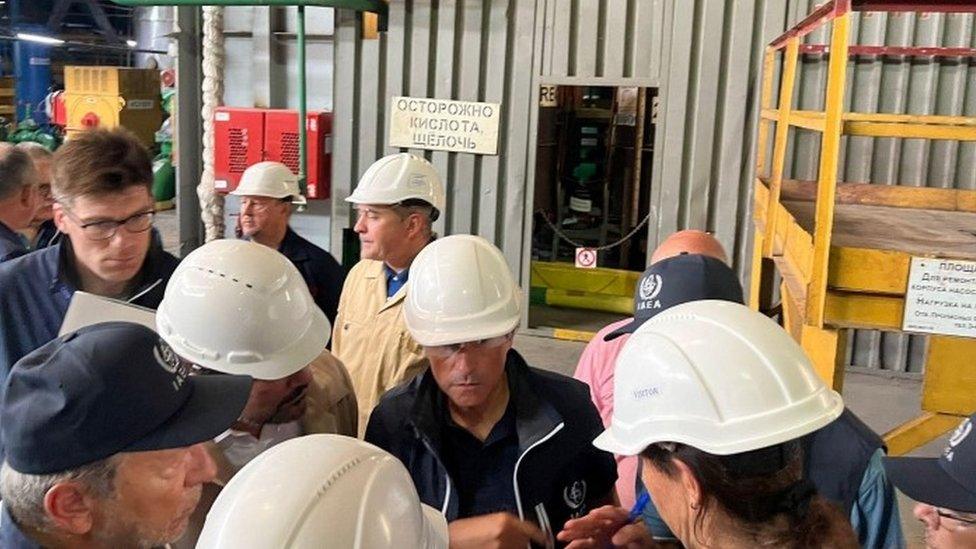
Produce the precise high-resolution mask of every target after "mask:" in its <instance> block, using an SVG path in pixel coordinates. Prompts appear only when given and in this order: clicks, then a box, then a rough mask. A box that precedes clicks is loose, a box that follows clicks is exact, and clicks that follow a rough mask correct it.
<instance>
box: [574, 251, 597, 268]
mask: <svg viewBox="0 0 976 549" xmlns="http://www.w3.org/2000/svg"><path fill="white" fill-rule="evenodd" d="M576 268H577V269H596V250H594V249H593V248H576Z"/></svg>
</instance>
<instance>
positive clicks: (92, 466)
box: [0, 455, 121, 532]
mask: <svg viewBox="0 0 976 549" xmlns="http://www.w3.org/2000/svg"><path fill="white" fill-rule="evenodd" d="M120 461H121V459H120V456H119V455H114V456H111V457H108V458H106V459H103V460H101V461H96V462H94V463H89V464H87V465H82V466H81V467H77V468H75V469H71V470H69V471H63V472H60V473H53V474H49V475H30V474H26V473H20V472H18V471H15V470H14V469H13V467H11V466H10V465H9V464H8V463H7V462H6V461H5V462H4V463H3V467H2V468H0V497H2V498H3V504H4V506H5V507H6V508H7V510H8V511H10V514H11V515H13V517H14V519H16V521H17V523H18V524H19V525H21V526H23V527H26V528H31V529H34V530H37V531H40V532H50V531H51V530H52V527H53V526H54V524H53V523H52V522H51V519H50V518H49V517H48V516H47V513H46V512H45V511H44V497H45V496H46V495H47V492H48V490H50V489H51V488H52V487H54V486H55V485H56V484H59V483H62V482H78V483H80V484H82V485H84V486H85V488H86V489H87V490H88V493H89V494H91V495H92V496H93V497H97V498H109V497H111V496H112V495H113V494H114V493H115V473H116V471H117V470H118V466H119V462H120Z"/></svg>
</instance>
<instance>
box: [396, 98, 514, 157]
mask: <svg viewBox="0 0 976 549" xmlns="http://www.w3.org/2000/svg"><path fill="white" fill-rule="evenodd" d="M390 108H391V111H392V112H391V114H392V116H391V117H390V146H391V147H406V148H409V149H429V150H434V151H450V152H466V153H473V154H497V153H498V121H499V119H500V115H499V111H500V109H499V105H498V104H497V103H473V102H470V101H448V100H445V99H426V98H423V97H394V98H393V100H392V102H391V105H390Z"/></svg>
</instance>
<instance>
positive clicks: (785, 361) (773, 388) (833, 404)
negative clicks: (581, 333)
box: [559, 301, 858, 549]
mask: <svg viewBox="0 0 976 549" xmlns="http://www.w3.org/2000/svg"><path fill="white" fill-rule="evenodd" d="M614 395H615V402H614V412H613V419H612V422H611V425H610V427H609V428H608V429H607V430H606V431H605V432H604V433H603V434H601V435H600V436H599V437H597V439H596V440H595V441H594V445H596V446H597V447H598V448H601V449H603V450H607V451H610V452H614V453H615V454H618V455H639V456H640V462H641V478H642V480H643V482H644V484H645V486H646V487H647V489H648V492H649V494H650V498H651V500H652V501H653V504H654V505H655V506H656V508H657V510H658V512H659V513H660V516H661V518H662V519H663V520H664V522H665V523H667V526H668V527H669V528H670V530H671V531H672V532H673V533H674V535H675V537H676V538H677V541H678V542H680V543H681V544H682V545H684V546H685V547H722V548H726V547H731V548H738V547H742V548H746V547H749V548H752V547H787V548H794V547H795V548H806V547H829V548H844V549H846V548H848V547H850V548H854V547H858V543H857V538H856V537H855V535H854V532H853V530H852V528H851V525H850V523H849V521H848V520H847V519H846V518H845V517H844V515H843V513H842V512H841V510H840V509H839V508H838V507H835V506H834V505H833V504H831V503H828V502H827V501H826V500H825V499H823V498H822V497H821V496H819V495H817V493H816V489H815V488H814V487H813V485H812V484H811V483H810V482H809V481H808V480H806V479H805V478H804V474H803V449H802V445H801V443H800V440H799V439H801V438H802V437H803V436H804V435H806V434H808V433H811V432H813V431H815V430H817V429H819V428H821V427H823V426H824V425H826V424H828V423H830V422H831V421H833V420H835V419H836V418H837V417H838V416H839V415H840V414H841V412H842V411H843V407H844V406H843V402H842V400H841V398H840V395H838V394H837V393H836V392H834V391H832V390H830V389H829V388H827V387H826V386H825V385H824V384H823V383H822V382H821V381H820V380H819V378H818V377H817V375H816V374H815V373H814V370H813V368H812V366H811V364H810V362H809V361H808V360H807V358H806V356H805V355H804V353H803V350H802V349H801V348H800V347H799V346H798V345H797V344H796V343H795V342H794V341H793V340H792V339H791V338H790V336H789V334H787V333H786V332H785V331H784V330H783V329H782V328H780V327H779V326H777V325H776V324H775V323H774V322H772V321H771V320H769V319H768V318H766V317H765V316H763V315H761V314H759V313H757V312H754V311H751V310H749V309H748V308H747V307H744V306H742V305H739V304H736V303H730V302H720V301H697V302H691V303H686V304H683V305H679V306H677V307H674V308H672V309H670V310H668V311H666V312H664V313H662V314H660V315H658V316H656V317H655V318H653V319H651V320H650V321H648V322H647V323H645V324H644V325H643V326H641V327H640V329H638V330H637V331H636V332H635V333H634V335H633V336H632V337H631V338H630V340H629V341H628V342H627V344H626V345H625V346H624V349H623V351H622V352H621V355H620V357H619V359H618V361H617V369H616V378H615V388H614ZM639 504H640V502H639ZM638 515H639V510H638V509H636V508H635V509H634V510H633V511H632V512H631V513H627V511H626V510H623V509H621V508H619V507H603V508H600V509H597V510H595V511H593V512H591V513H590V514H589V515H588V516H586V517H583V518H580V519H576V520H575V521H569V522H567V524H566V527H565V529H564V531H563V532H561V533H560V535H559V539H560V540H561V541H564V542H571V543H570V544H569V545H568V547H569V548H570V549H577V548H582V547H601V548H602V547H605V546H606V544H607V543H608V542H610V543H612V544H613V545H618V546H626V547H654V546H655V542H654V541H653V540H651V539H650V535H649V534H648V532H647V529H646V528H645V526H644V525H642V524H639V523H634V524H631V522H632V521H633V520H634V519H635V518H636V517H637V516H638Z"/></svg>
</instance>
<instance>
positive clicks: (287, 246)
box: [278, 227, 346, 323]
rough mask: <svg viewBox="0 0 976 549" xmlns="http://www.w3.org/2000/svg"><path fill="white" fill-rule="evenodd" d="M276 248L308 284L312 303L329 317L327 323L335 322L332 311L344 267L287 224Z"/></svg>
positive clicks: (333, 310)
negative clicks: (283, 235)
mask: <svg viewBox="0 0 976 549" xmlns="http://www.w3.org/2000/svg"><path fill="white" fill-rule="evenodd" d="M278 251H279V252H281V254H282V255H284V256H285V257H287V258H288V259H289V260H290V261H291V262H292V263H294V264H295V267H297V268H298V272H300V273H302V278H303V279H305V283H306V284H308V291H309V292H311V293H312V299H314V300H315V304H316V305H318V306H319V309H322V312H323V313H325V316H327V317H329V322H330V323H335V318H336V312H337V311H338V310H339V294H341V293H342V284H343V282H345V281H346V271H345V270H344V269H343V268H342V265H339V262H338V261H336V260H335V258H334V257H332V254H330V253H328V252H326V251H325V250H323V249H322V248H319V247H318V246H316V245H315V244H312V243H311V242H309V241H308V240H305V239H304V238H302V237H300V236H298V233H296V232H295V231H293V230H291V227H288V232H286V233H285V238H284V240H282V241H281V245H280V246H278Z"/></svg>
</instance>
